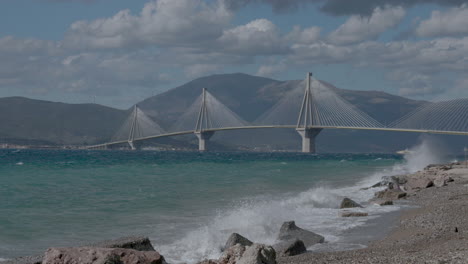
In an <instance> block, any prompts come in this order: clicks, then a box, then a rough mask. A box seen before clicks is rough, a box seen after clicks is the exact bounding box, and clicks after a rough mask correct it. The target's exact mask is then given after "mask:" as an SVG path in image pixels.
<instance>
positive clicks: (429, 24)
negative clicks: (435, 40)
mask: <svg viewBox="0 0 468 264" xmlns="http://www.w3.org/2000/svg"><path fill="white" fill-rule="evenodd" d="M415 33H416V35H417V36H419V37H446V36H467V35H468V6H467V5H466V4H465V5H462V6H461V7H458V8H451V9H449V10H448V11H446V12H441V11H438V10H437V11H433V12H432V14H431V17H430V18H429V19H427V20H423V21H421V22H420V23H419V25H418V26H417V28H416V30H415Z"/></svg>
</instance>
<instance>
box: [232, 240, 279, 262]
mask: <svg viewBox="0 0 468 264" xmlns="http://www.w3.org/2000/svg"><path fill="white" fill-rule="evenodd" d="M236 263H237V264H276V252H275V250H274V249H273V247H271V246H266V245H261V244H253V245H252V246H250V247H246V249H245V252H244V254H242V257H241V258H240V259H239V261H237V262H236Z"/></svg>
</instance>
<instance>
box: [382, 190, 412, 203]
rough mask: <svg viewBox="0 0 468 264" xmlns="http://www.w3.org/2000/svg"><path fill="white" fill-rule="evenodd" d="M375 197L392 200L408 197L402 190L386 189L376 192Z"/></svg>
mask: <svg viewBox="0 0 468 264" xmlns="http://www.w3.org/2000/svg"><path fill="white" fill-rule="evenodd" d="M375 197H376V198H378V199H383V200H388V201H392V200H398V199H401V198H404V197H406V193H405V192H403V191H400V190H395V189H392V190H390V189H386V190H383V191H380V192H376V193H375Z"/></svg>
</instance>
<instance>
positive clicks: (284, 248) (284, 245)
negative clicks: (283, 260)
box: [273, 239, 307, 257]
mask: <svg viewBox="0 0 468 264" xmlns="http://www.w3.org/2000/svg"><path fill="white" fill-rule="evenodd" d="M273 248H274V249H275V251H276V254H277V255H278V256H283V257H288V256H296V255H299V254H302V253H304V252H306V251H307V248H306V246H305V245H304V242H302V240H299V239H294V240H288V241H284V242H281V243H278V244H276V245H273Z"/></svg>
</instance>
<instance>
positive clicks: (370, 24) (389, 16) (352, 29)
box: [328, 7, 406, 44]
mask: <svg viewBox="0 0 468 264" xmlns="http://www.w3.org/2000/svg"><path fill="white" fill-rule="evenodd" d="M405 14H406V12H405V10H404V9H403V8H402V7H387V8H384V9H381V8H379V7H377V8H376V9H375V10H374V12H373V13H372V15H371V16H370V17H362V16H357V15H354V16H351V17H350V18H349V19H348V20H347V21H346V22H345V23H344V24H343V25H341V26H340V27H339V28H338V29H336V30H335V31H333V32H332V33H330V35H329V36H328V38H329V40H330V42H331V43H335V44H353V43H357V42H362V41H364V40H369V39H376V38H377V37H379V36H380V34H382V33H384V32H385V31H387V30H388V29H391V28H393V27H395V26H397V25H398V24H399V23H400V22H401V20H402V19H403V18H404V16H405Z"/></svg>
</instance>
